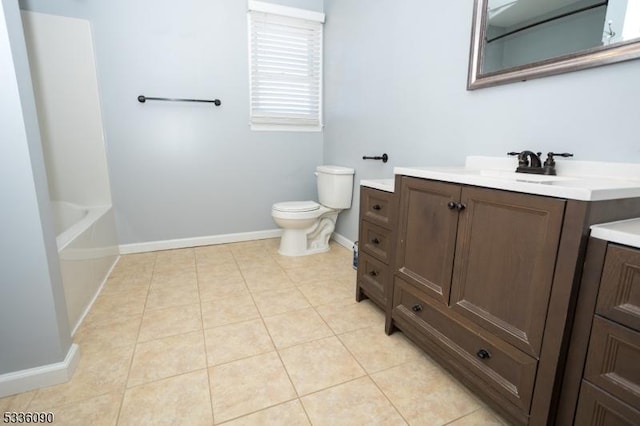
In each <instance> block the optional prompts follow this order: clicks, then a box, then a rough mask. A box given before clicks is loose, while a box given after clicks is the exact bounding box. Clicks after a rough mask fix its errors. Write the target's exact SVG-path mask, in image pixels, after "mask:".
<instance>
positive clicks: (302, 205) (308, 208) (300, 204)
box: [273, 201, 320, 213]
mask: <svg viewBox="0 0 640 426" xmlns="http://www.w3.org/2000/svg"><path fill="white" fill-rule="evenodd" d="M319 208H320V204H318V203H316V202H315V201H285V202H283V203H275V204H274V205H273V210H277V211H279V212H286V213H297V212H312V211H315V210H318V209H319Z"/></svg>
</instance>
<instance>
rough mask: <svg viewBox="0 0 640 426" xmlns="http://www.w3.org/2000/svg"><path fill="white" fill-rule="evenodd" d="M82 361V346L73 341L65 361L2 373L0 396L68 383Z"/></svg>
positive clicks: (0, 376) (0, 377)
mask: <svg viewBox="0 0 640 426" xmlns="http://www.w3.org/2000/svg"><path fill="white" fill-rule="evenodd" d="M78 362H80V348H79V347H78V345H77V344H75V343H72V344H71V347H70V348H69V351H68V352H67V356H66V357H65V358H64V361H61V362H55V363H53V364H47V365H41V366H39V367H34V368H28V369H26V370H20V371H14V372H11V373H6V374H0V398H4V397H5V396H9V395H14V394H17V393H22V392H27V391H30V390H33V389H38V388H43V387H46V386H53V385H59V384H61V383H66V382H68V381H69V380H70V379H71V376H73V373H74V371H75V370H76V367H77V366H78Z"/></svg>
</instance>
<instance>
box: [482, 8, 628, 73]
mask: <svg viewBox="0 0 640 426" xmlns="http://www.w3.org/2000/svg"><path fill="white" fill-rule="evenodd" d="M485 12H486V14H485V22H486V26H485V28H484V30H485V31H484V33H485V34H484V43H483V44H482V47H483V49H484V50H483V52H482V55H481V58H482V61H481V69H480V70H479V71H480V74H488V73H495V72H499V71H502V70H506V69H510V68H515V67H522V66H526V65H528V64H531V63H534V62H539V61H545V60H548V59H551V58H555V57H558V56H564V55H572V54H575V53H576V52H581V51H585V50H590V49H593V48H598V47H601V46H604V47H605V48H606V47H608V46H614V45H616V44H617V43H621V42H626V41H629V40H634V39H640V0H608V1H602V0H488V1H487V2H486V10H485Z"/></svg>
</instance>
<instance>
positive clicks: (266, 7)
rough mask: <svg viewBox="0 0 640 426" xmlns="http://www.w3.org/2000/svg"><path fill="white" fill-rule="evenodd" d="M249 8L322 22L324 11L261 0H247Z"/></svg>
mask: <svg viewBox="0 0 640 426" xmlns="http://www.w3.org/2000/svg"><path fill="white" fill-rule="evenodd" d="M249 10H253V11H255V12H264V13H272V14H274V15H282V16H290V17H292V18H300V19H306V20H307V21H315V22H323V23H324V13H322V12H315V11H313V10H307V9H298V8H296V7H288V6H281V5H279V4H273V3H266V2H262V1H255V0H249Z"/></svg>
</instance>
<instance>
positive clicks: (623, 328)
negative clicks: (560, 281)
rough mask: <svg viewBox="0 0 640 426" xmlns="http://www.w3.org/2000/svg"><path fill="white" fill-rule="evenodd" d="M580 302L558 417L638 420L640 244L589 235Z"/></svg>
mask: <svg viewBox="0 0 640 426" xmlns="http://www.w3.org/2000/svg"><path fill="white" fill-rule="evenodd" d="M579 302H580V304H579V306H578V312H577V314H576V322H575V324H574V333H573V335H572V341H571V346H570V349H569V359H570V360H571V361H572V362H571V364H569V365H570V366H571V367H572V368H571V369H569V370H568V372H567V374H566V375H565V377H566V379H565V382H566V383H565V384H564V385H565V390H567V391H566V392H565V398H564V400H565V402H566V404H567V405H570V407H569V408H570V409H565V410H564V411H566V413H564V414H565V417H564V418H563V421H564V422H565V423H567V424H569V423H570V422H571V417H573V421H572V422H571V423H572V424H574V425H587V424H588V425H629V426H631V425H638V424H640V249H637V248H633V247H627V246H623V245H619V244H614V243H607V242H605V241H603V240H599V239H594V238H591V239H590V241H589V251H588V255H587V261H586V263H585V274H584V277H583V286H582V288H581V293H580V298H579ZM572 370H573V372H574V374H573V379H572V374H570V373H571V371H572ZM572 380H573V381H572ZM571 385H573V386H571ZM571 391H572V392H571ZM576 399H577V405H576ZM565 408H566V407H565ZM574 409H575V412H574ZM562 414H563V410H561V415H562Z"/></svg>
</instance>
